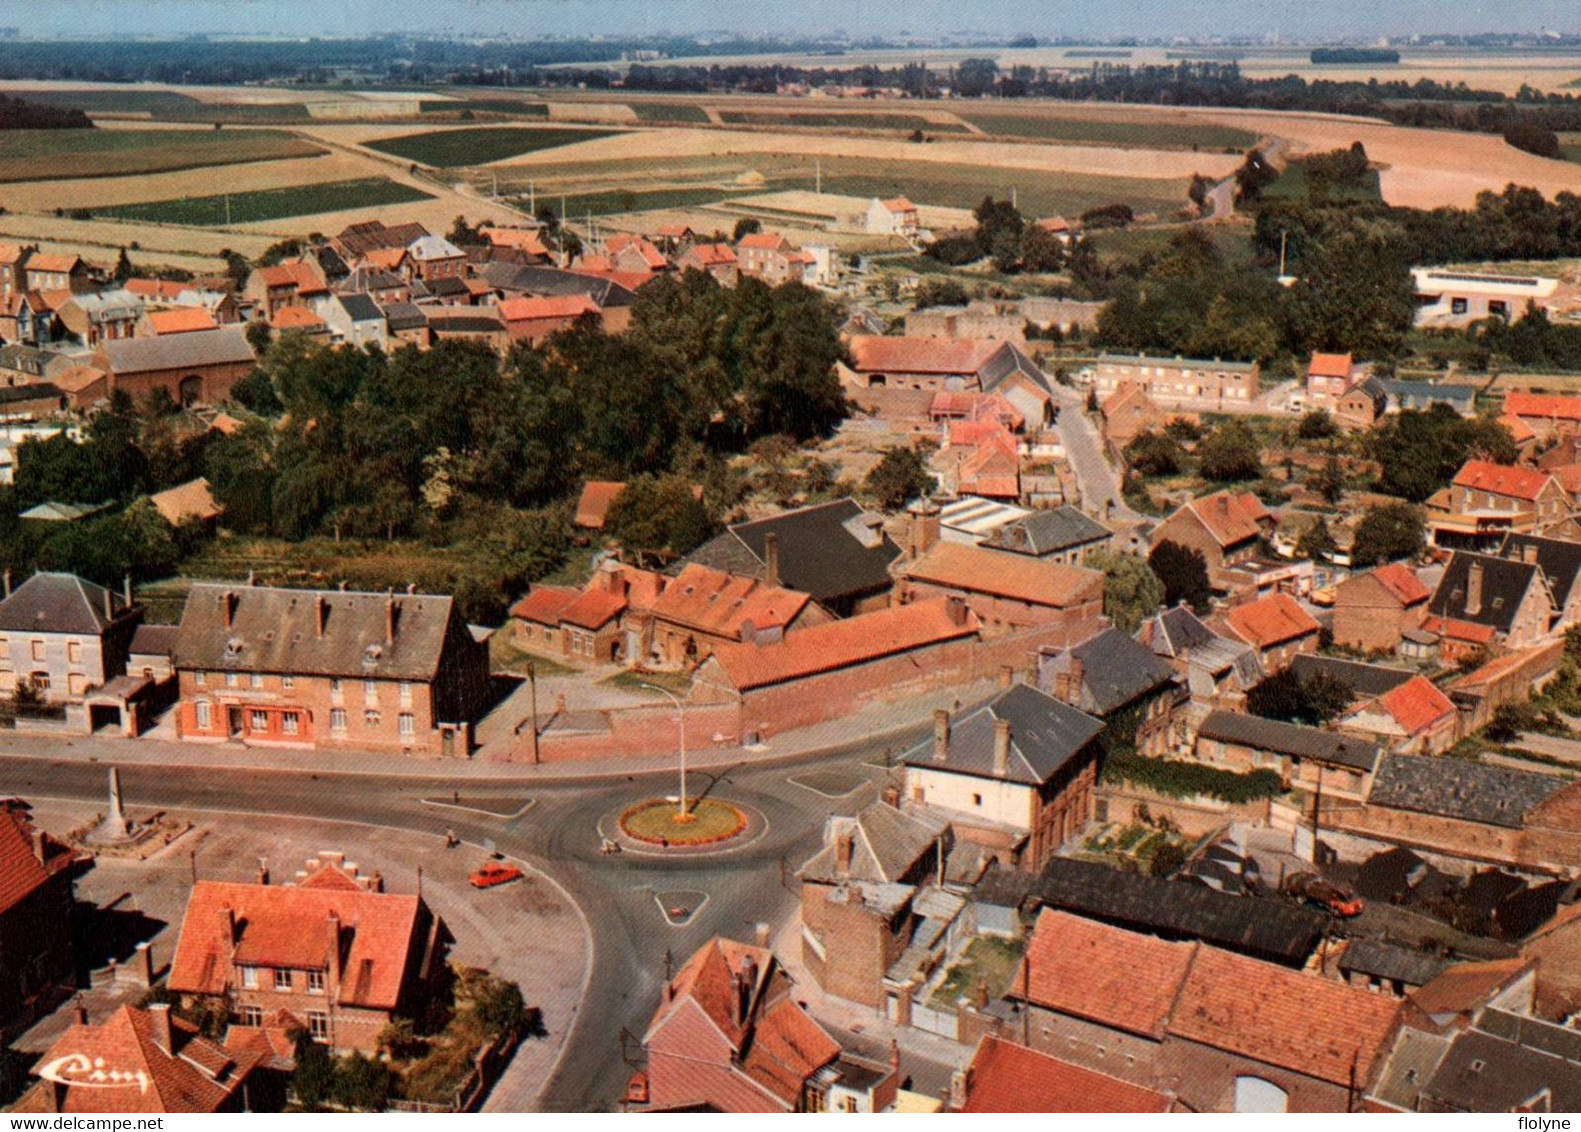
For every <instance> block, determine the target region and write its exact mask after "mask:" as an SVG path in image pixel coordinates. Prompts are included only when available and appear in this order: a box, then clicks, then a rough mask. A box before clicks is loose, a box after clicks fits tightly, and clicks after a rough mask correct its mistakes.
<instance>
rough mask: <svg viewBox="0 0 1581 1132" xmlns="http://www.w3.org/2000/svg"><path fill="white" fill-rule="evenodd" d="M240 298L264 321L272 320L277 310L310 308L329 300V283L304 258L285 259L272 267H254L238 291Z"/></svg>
mask: <svg viewBox="0 0 1581 1132" xmlns="http://www.w3.org/2000/svg"><path fill="white" fill-rule="evenodd" d="M242 297H243V298H244V299H246V300H248V301H249V302H251V303H252V304H253V306H254V307H255V308H256V309H257V310H258V312H259V313H260V315H261V316H262V317H264V318H273V317H274V315H275V312H276V311H278V310H279V309H280V308H281V307H291V306H305V307H309V308H312V307H314V306H316V305H317V304H318V303H320V302H323V301H326V300H327V299H328V298H329V283H328V281H326V280H325V278H324V273H323V271H322V270H321V269H320V268H319V266H318V264H317V263H315V262H314V261H313V260H311V259H308V258H297V259H288V260H285V261H283V262H281V263H277V264H274V265H273V266H272V267H255V268H254V269H253V271H252V274H251V275H249V276H248V277H247V284H246V286H244V287H243V288H242Z"/></svg>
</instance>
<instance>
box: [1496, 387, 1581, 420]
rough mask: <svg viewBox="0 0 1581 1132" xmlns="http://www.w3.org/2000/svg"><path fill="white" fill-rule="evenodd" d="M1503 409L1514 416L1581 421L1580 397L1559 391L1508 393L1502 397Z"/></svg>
mask: <svg viewBox="0 0 1581 1132" xmlns="http://www.w3.org/2000/svg"><path fill="white" fill-rule="evenodd" d="M1504 411H1505V413H1507V414H1509V415H1510V416H1515V417H1540V418H1542V419H1543V420H1561V421H1581V397H1567V396H1565V395H1563V394H1560V393H1508V394H1506V395H1505V397H1504Z"/></svg>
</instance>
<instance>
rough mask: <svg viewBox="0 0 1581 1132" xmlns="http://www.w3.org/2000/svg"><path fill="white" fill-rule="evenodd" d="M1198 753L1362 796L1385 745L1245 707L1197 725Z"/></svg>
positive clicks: (1223, 763) (1240, 768)
mask: <svg viewBox="0 0 1581 1132" xmlns="http://www.w3.org/2000/svg"><path fill="white" fill-rule="evenodd" d="M1194 750H1195V755H1196V757H1197V758H1198V759H1200V760H1202V761H1203V762H1207V763H1212V764H1213V765H1214V766H1219V767H1223V768H1225V769H1226V770H1233V771H1235V772H1237V773H1245V772H1247V771H1252V770H1260V769H1268V770H1275V771H1278V772H1279V776H1280V778H1282V779H1283V780H1284V781H1286V782H1288V783H1290V785H1291V786H1292V787H1293V788H1299V789H1302V790H1307V791H1312V790H1315V789H1316V788H1317V784H1318V779H1319V778H1320V777H1321V779H1322V781H1323V792H1324V793H1325V794H1331V795H1334V796H1335V797H1340V798H1350V799H1353V800H1355V801H1360V800H1361V799H1363V798H1365V797H1366V796H1367V791H1368V789H1369V788H1370V787H1371V785H1372V776H1373V774H1374V772H1375V771H1376V770H1377V769H1378V760H1379V758H1381V757H1382V755H1383V748H1382V747H1380V746H1379V745H1378V743H1377V742H1374V741H1371V740H1368V739H1365V738H1357V737H1355V736H1347V735H1341V734H1339V733H1338V732H1335V731H1327V730H1324V729H1322V728H1318V727H1303V726H1301V725H1300V724H1296V723H1285V722H1283V721H1282V720H1277V719H1263V718H1261V717H1259V716H1255V715H1242V714H1241V713H1239V712H1230V711H1214V712H1210V713H1208V716H1207V718H1205V719H1204V720H1203V721H1202V725H1201V726H1200V727H1199V728H1198V729H1197V739H1196V746H1195V749H1194Z"/></svg>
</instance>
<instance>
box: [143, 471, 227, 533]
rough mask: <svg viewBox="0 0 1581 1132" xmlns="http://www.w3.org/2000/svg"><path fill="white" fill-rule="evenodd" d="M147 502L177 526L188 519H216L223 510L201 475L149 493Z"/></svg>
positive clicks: (167, 520)
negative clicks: (155, 492)
mask: <svg viewBox="0 0 1581 1132" xmlns="http://www.w3.org/2000/svg"><path fill="white" fill-rule="evenodd" d="M149 502H150V503H152V504H153V505H154V508H155V509H156V510H157V511H158V512H159V513H160V515H162V516H163V517H164V520H165V522H167V523H169V524H170V525H171V526H172V527H179V526H180V525H181V524H182V523H184V522H185V521H186V520H188V519H197V520H198V521H199V522H204V523H206V522H208V521H209V520H211V519H218V518H219V517H220V515H221V513H222V512H223V510H224V509H223V508H222V507H220V505H219V504H218V503H216V502H215V501H214V493H213V492H212V491H210V490H209V481H208V480H207V479H205V478H204V477H202V476H199V477H198V478H197V479H195V480H188V481H187V482H186V483H182V484H177V485H176V486H175V487H170V488H166V489H165V490H164V491H161V492H158V493H157V494H155V495H151V496H149Z"/></svg>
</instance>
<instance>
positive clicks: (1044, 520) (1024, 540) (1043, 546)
mask: <svg viewBox="0 0 1581 1132" xmlns="http://www.w3.org/2000/svg"><path fill="white" fill-rule="evenodd" d="M1110 533H1111V532H1110V530H1109V528H1108V527H1106V526H1104V525H1103V524H1102V523H1100V522H1098V521H1097V520H1096V519H1090V518H1088V517H1087V516H1086V515H1084V514H1082V513H1081V512H1080V511H1078V510H1077V509H1076V508H1074V507H1071V506H1069V505H1066V506H1064V507H1056V508H1054V509H1053V510H1052V511H1034V512H1032V514H1030V515H1028V516H1027V517H1026V518H1024V519H1017V520H1016V521H1015V522H1013V523H1006V524H1005V525H1004V526H1002V527H1000V528H999V529H998V530H996V531H995V532H994V533H993V534H991V535H989V536H988V537H987V538H985V539H983V540H982V542H981V545H982V546H989V547H993V548H994V549H995V550H1008V551H1012V552H1014V553H1016V554H1033V555H1037V556H1038V557H1040V558H1041V557H1042V556H1044V555H1046V554H1058V553H1059V552H1060V551H1064V550H1074V549H1076V548H1077V547H1080V546H1086V545H1087V544H1088V543H1092V542H1098V541H1100V540H1101V539H1106V538H1108V537H1109V535H1110Z"/></svg>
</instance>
